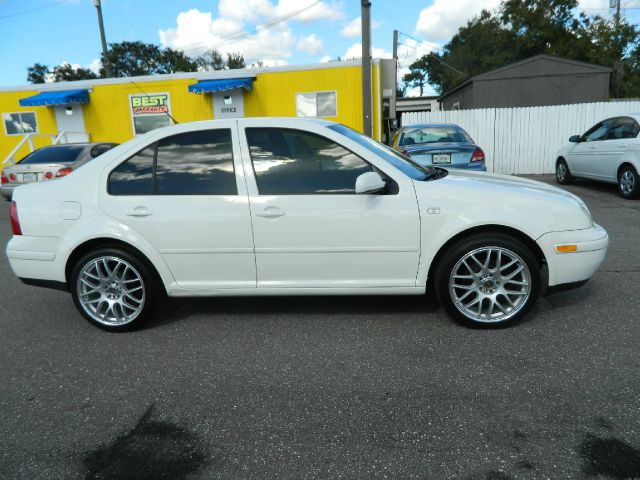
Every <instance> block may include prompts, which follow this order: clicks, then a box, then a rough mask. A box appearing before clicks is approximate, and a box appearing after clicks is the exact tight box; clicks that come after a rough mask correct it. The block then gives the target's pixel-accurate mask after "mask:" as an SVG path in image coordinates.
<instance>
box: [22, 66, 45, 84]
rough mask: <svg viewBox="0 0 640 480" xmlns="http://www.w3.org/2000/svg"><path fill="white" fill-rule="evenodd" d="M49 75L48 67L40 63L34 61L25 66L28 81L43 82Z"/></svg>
mask: <svg viewBox="0 0 640 480" xmlns="http://www.w3.org/2000/svg"><path fill="white" fill-rule="evenodd" d="M47 75H49V67H47V66H46V65H43V64H41V63H34V64H33V65H32V66H30V67H29V68H27V81H28V82H30V83H44V82H45V81H46V79H47Z"/></svg>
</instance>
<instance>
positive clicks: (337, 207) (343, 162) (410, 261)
mask: <svg viewBox="0 0 640 480" xmlns="http://www.w3.org/2000/svg"><path fill="white" fill-rule="evenodd" d="M252 125H254V126H251V127H246V128H244V129H243V128H241V129H240V137H241V145H242V148H243V158H244V159H245V170H246V171H247V185H248V189H249V199H250V205H251V215H252V221H253V232H254V242H255V250H256V266H257V275H258V288H264V289H269V288H291V287H294V288H316V289H317V288H329V289H335V290H327V291H335V292H338V291H341V292H344V291H345V290H346V289H352V288H369V287H385V288H388V287H414V286H415V282H416V274H417V268H418V263H419V239H420V220H419V213H418V205H417V202H416V197H415V192H414V189H413V184H412V183H411V181H410V180H409V179H408V178H403V179H398V182H396V181H394V180H393V179H391V178H390V177H388V176H386V180H387V185H388V190H387V192H385V193H384V194H364V195H356V194H355V188H354V187H355V182H356V178H357V177H358V176H359V175H361V174H362V173H365V172H370V171H378V173H381V175H383V177H384V176H385V173H384V172H381V171H380V170H378V169H376V168H375V167H373V166H372V164H371V163H369V162H367V161H365V160H364V159H363V158H360V157H359V156H357V155H356V154H354V153H352V152H351V151H350V150H348V149H347V148H345V147H343V146H342V145H341V144H340V143H339V140H332V139H331V138H330V137H331V136H334V137H338V138H340V137H341V136H340V135H337V134H335V133H333V132H331V133H329V132H330V131H329V130H328V129H327V128H326V127H320V126H319V127H318V128H317V131H316V132H310V131H307V130H305V131H302V130H296V129H284V128H270V127H269V126H268V124H266V122H265V123H264V124H260V122H257V121H253V122H252ZM245 140H246V141H245Z"/></svg>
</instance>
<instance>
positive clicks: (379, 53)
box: [342, 43, 393, 60]
mask: <svg viewBox="0 0 640 480" xmlns="http://www.w3.org/2000/svg"><path fill="white" fill-rule="evenodd" d="M392 56H393V55H392V53H391V52H388V51H387V50H385V49H383V48H376V47H373V48H372V49H371V57H372V58H391V57H392ZM342 58H343V59H344V60H350V59H352V58H362V44H361V43H354V44H353V45H351V46H350V47H349V48H347V51H346V52H345V54H344V55H343V56H342Z"/></svg>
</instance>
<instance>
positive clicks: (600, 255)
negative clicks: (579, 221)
mask: <svg viewBox="0 0 640 480" xmlns="http://www.w3.org/2000/svg"><path fill="white" fill-rule="evenodd" d="M537 243H538V245H540V248H541V249H542V251H543V252H544V254H545V257H546V259H547V266H548V268H549V286H550V287H553V286H556V285H564V284H573V283H576V282H584V281H586V280H588V279H589V278H591V276H592V275H593V274H594V273H595V272H596V270H597V269H598V267H599V266H600V264H601V263H602V261H603V260H604V258H605V256H606V255H607V247H608V246H609V236H608V235H607V232H606V230H605V229H604V228H602V227H601V226H600V225H594V226H593V227H592V228H586V229H582V230H571V231H566V232H550V233H546V234H544V235H542V236H541V237H540V238H539V239H538V240H537ZM558 245H575V246H576V250H575V251H574V252H569V253H558V252H557V251H556V247H557V246H558Z"/></svg>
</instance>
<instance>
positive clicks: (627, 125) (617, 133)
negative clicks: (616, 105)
mask: <svg viewBox="0 0 640 480" xmlns="http://www.w3.org/2000/svg"><path fill="white" fill-rule="evenodd" d="M638 132H640V125H638V122H636V121H635V120H634V119H633V118H631V117H620V118H617V119H616V121H615V123H614V124H613V126H612V127H611V130H609V133H607V140H622V139H625V138H636V137H637V136H638Z"/></svg>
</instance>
